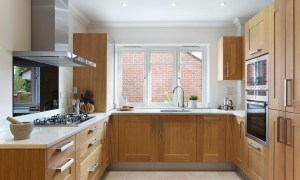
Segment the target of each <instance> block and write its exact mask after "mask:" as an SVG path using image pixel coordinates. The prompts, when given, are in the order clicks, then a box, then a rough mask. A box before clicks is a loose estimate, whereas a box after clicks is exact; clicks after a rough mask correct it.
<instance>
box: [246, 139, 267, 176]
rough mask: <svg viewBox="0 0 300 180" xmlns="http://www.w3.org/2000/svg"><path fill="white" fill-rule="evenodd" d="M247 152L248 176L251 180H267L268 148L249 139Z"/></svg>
mask: <svg viewBox="0 0 300 180" xmlns="http://www.w3.org/2000/svg"><path fill="white" fill-rule="evenodd" d="M247 142H248V147H247V150H246V154H247V155H246V166H245V168H246V170H245V172H246V174H247V175H248V176H249V178H250V179H251V180H264V179H267V148H265V147H264V146H262V145H260V144H259V143H257V142H255V141H253V140H251V139H248V141H247Z"/></svg>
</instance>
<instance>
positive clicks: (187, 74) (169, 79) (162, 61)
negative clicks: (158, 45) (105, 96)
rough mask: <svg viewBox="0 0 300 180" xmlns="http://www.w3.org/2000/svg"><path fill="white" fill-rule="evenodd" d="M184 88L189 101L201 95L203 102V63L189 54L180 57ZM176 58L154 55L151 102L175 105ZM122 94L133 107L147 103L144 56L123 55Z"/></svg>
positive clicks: (161, 53) (141, 53) (162, 53)
mask: <svg viewBox="0 0 300 180" xmlns="http://www.w3.org/2000/svg"><path fill="white" fill-rule="evenodd" d="M180 58H181V60H180V71H181V80H180V84H181V86H182V87H183V89H184V91H185V101H187V100H188V99H189V96H190V95H197V96H198V97H199V100H198V101H199V102H202V61H199V59H197V58H195V57H194V56H191V55H190V54H188V53H181V54H180ZM173 59H174V57H173V54H172V53H171V52H152V53H151V59H150V63H151V77H150V79H151V80H150V81H151V85H152V89H151V94H152V98H151V102H152V103H164V102H172V95H173V94H172V90H173V88H174V87H173V74H174V68H173V66H174V62H173V61H174V60H173ZM121 62H122V92H124V93H125V94H126V95H127V97H128V102H129V103H143V93H144V63H145V59H144V52H134V53H133V52H126V53H122V60H121Z"/></svg>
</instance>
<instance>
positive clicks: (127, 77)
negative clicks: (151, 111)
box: [121, 52, 145, 103]
mask: <svg viewBox="0 0 300 180" xmlns="http://www.w3.org/2000/svg"><path fill="white" fill-rule="evenodd" d="M144 56H145V55H144V52H126V53H122V55H121V64H122V92H123V93H125V94H126V96H127V98H128V102H131V103H143V97H144V63H145V58H144Z"/></svg>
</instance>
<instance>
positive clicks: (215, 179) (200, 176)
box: [187, 171, 222, 180]
mask: <svg viewBox="0 0 300 180" xmlns="http://www.w3.org/2000/svg"><path fill="white" fill-rule="evenodd" d="M187 176H188V180H222V179H221V177H220V176H219V174H218V173H217V172H213V171H212V172H211V171H207V172H206V171H192V172H188V173H187Z"/></svg>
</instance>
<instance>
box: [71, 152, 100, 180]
mask: <svg viewBox="0 0 300 180" xmlns="http://www.w3.org/2000/svg"><path fill="white" fill-rule="evenodd" d="M101 156H102V146H98V147H97V148H96V149H95V151H93V152H92V153H91V154H90V155H89V156H88V157H87V158H86V159H85V160H84V161H83V162H81V163H80V177H79V178H78V179H80V180H87V179H92V178H93V177H94V176H96V175H97V172H98V171H100V169H101V168H102V166H103V161H102V157H101ZM77 176H78V175H77Z"/></svg>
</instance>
